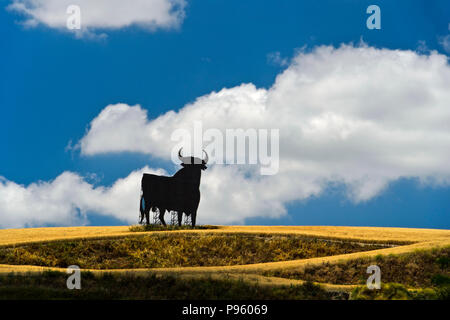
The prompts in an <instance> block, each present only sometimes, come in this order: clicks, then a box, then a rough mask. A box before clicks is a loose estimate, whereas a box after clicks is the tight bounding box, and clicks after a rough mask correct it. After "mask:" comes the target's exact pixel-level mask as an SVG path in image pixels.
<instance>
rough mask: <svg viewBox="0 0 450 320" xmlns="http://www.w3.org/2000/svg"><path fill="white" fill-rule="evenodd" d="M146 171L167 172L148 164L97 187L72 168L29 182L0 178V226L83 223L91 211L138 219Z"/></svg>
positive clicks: (128, 219) (120, 217)
mask: <svg viewBox="0 0 450 320" xmlns="http://www.w3.org/2000/svg"><path fill="white" fill-rule="evenodd" d="M143 172H148V173H155V174H165V171H164V170H161V169H151V168H148V167H145V168H142V169H139V170H136V171H133V172H131V173H130V174H129V175H128V176H127V177H125V178H122V179H118V180H117V181H116V182H115V183H114V184H113V185H112V186H110V187H104V186H99V187H94V186H93V185H92V184H90V183H88V182H87V181H86V179H85V178H83V177H81V176H80V175H78V174H76V173H73V172H63V173H62V174H60V175H59V176H58V177H57V178H56V179H54V180H53V181H48V182H44V181H40V182H37V183H32V184H30V185H28V186H23V185H19V184H17V183H15V182H12V181H9V180H7V179H5V178H0V227H1V228H13V227H14V228H17V227H39V226H44V225H57V226H71V225H82V224H86V223H87V222H88V213H92V212H97V213H100V214H103V215H108V216H112V217H115V218H117V219H120V220H123V221H126V222H128V223H136V221H137V218H138V212H139V196H140V195H139V189H140V181H141V178H142V173H143Z"/></svg>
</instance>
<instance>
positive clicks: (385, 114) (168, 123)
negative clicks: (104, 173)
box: [79, 45, 450, 213]
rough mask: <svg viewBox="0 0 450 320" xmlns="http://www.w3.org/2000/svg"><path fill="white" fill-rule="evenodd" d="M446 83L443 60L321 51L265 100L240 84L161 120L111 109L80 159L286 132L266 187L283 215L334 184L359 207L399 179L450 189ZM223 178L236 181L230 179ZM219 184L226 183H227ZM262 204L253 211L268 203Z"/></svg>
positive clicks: (449, 71)
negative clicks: (219, 136)
mask: <svg viewBox="0 0 450 320" xmlns="http://www.w3.org/2000/svg"><path fill="white" fill-rule="evenodd" d="M449 83H450V67H449V65H448V63H447V57H446V56H444V55H440V54H438V53H436V52H431V53H430V54H429V55H420V54H418V53H416V52H414V51H402V50H388V49H376V48H372V47H367V46H365V45H362V46H360V47H353V46H349V45H343V46H341V47H339V48H333V47H329V46H322V47H318V48H316V49H315V50H313V51H312V52H301V53H299V54H298V55H297V56H296V57H294V58H293V60H292V63H291V65H290V66H289V67H288V68H287V69H286V70H285V71H283V72H282V73H281V74H279V75H278V77H277V78H276V81H275V83H274V84H273V86H272V87H271V88H269V89H267V90H266V89H261V88H256V87H255V86H254V85H253V84H242V85H240V86H237V87H234V88H228V89H223V90H221V91H219V92H212V93H211V94H208V95H205V96H202V97H199V98H198V99H197V100H196V101H195V102H194V103H192V104H189V105H186V106H185V107H184V108H182V109H181V110H179V111H178V112H175V111H169V112H167V113H165V114H163V115H161V116H159V117H156V118H154V119H149V115H148V114H147V111H146V110H144V109H142V108H141V107H140V106H139V105H136V106H128V105H126V104H117V105H110V106H107V107H106V108H105V109H103V111H102V112H101V113H100V114H99V115H98V117H96V118H95V119H94V120H93V121H92V123H91V125H90V128H89V130H88V132H87V134H86V135H85V136H84V137H83V138H82V139H81V141H80V142H79V146H80V148H81V153H82V154H83V155H95V154H99V153H107V152H123V151H132V152H142V153H148V154H152V155H154V156H158V157H161V158H165V159H168V158H169V155H170V152H171V149H172V148H173V147H174V145H175V142H173V141H169V138H170V136H171V133H172V132H173V131H174V130H176V129H179V128H186V129H189V130H191V131H192V126H193V123H194V122H195V121H201V122H202V124H203V128H204V129H208V128H217V129H219V130H221V131H222V132H224V131H225V129H227V128H243V129H248V128H279V129H280V172H279V174H278V175H276V176H274V177H270V178H267V179H268V180H270V182H271V183H270V184H267V185H271V184H272V182H275V183H276V184H277V185H278V184H280V188H281V189H282V190H283V193H282V194H280V195H279V197H278V196H277V198H276V199H272V200H274V201H275V200H280V199H282V200H281V202H277V203H276V205H274V207H276V208H278V209H276V210H275V211H276V212H279V213H282V212H283V210H281V209H280V208H281V207H283V205H282V204H283V203H285V202H286V201H293V200H299V199H304V198H305V197H309V196H311V195H312V194H317V193H318V192H320V190H323V187H324V186H325V185H326V184H327V183H329V182H338V183H343V184H345V185H346V186H347V187H348V195H349V197H350V198H351V199H352V200H354V201H355V202H360V201H365V200H369V199H371V198H373V197H374V196H376V195H377V194H379V193H380V192H381V191H382V190H383V189H384V188H386V186H387V185H388V184H389V182H391V181H394V180H396V179H399V178H402V177H416V178H419V179H421V180H422V181H435V182H436V181H439V183H441V184H446V183H448V182H449V181H450V167H449V166H448V159H450V127H449V126H448V123H450V91H449V90H448V86H449ZM220 170H223V172H224V175H229V172H228V171H227V170H232V169H229V168H226V169H225V168H223V167H222V169H220ZM248 170H251V169H241V170H235V171H234V175H233V176H234V177H239V178H242V179H243V177H246V176H248ZM216 174H217V175H219V173H216ZM209 176H212V175H210V174H209V173H206V174H205V180H206V181H208V179H209V178H208V177H209ZM215 179H217V181H218V182H219V181H220V182H221V183H222V182H223V181H224V180H226V177H221V179H219V177H218V176H216V177H215ZM264 179H266V178H264ZM260 180H261V179H256V178H254V176H252V178H250V179H248V178H247V179H246V180H245V183H244V184H243V183H242V182H243V181H240V180H239V179H236V180H235V185H234V187H232V188H230V189H225V190H228V192H230V193H234V194H238V193H239V192H241V191H242V188H243V186H245V185H246V183H249V184H250V187H249V189H251V188H252V187H255V190H257V187H258V184H259V183H260ZM296 181H302V182H304V183H302V184H301V185H296ZM268 182H269V181H267V183H268ZM265 183H266V182H264V183H263V184H265ZM284 184H286V185H288V186H290V187H286V188H282V186H284ZM305 184H306V185H305ZM284 189H288V190H287V191H286V192H285V191H284ZM290 189H293V192H290V191H289V190H290ZM305 190H308V191H305ZM262 194H264V193H261V192H259V193H258V194H257V195H255V197H254V199H255V200H254V201H255V202H259V201H263V200H264V197H263V195H262ZM267 194H268V196H270V194H271V193H270V192H268V193H267ZM250 198H252V197H250ZM248 202H249V201H247V203H248ZM222 203H223V202H222ZM280 204H281V206H280ZM247 205H248V204H247ZM255 205H256V204H255ZM218 206H219V205H218ZM269 207H270V206H269ZM263 211H265V210H263ZM271 212H272V211H271Z"/></svg>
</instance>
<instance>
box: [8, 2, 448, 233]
mask: <svg viewBox="0 0 450 320" xmlns="http://www.w3.org/2000/svg"><path fill="white" fill-rule="evenodd" d="M75 2H76V1H75ZM10 3H11V1H6V0H2V1H0V5H1V10H0V30H1V31H0V32H1V40H0V75H1V76H0V108H1V117H0V148H1V150H2V152H1V154H2V156H1V157H0V176H3V177H4V178H5V179H7V180H8V181H13V182H14V183H16V184H18V185H23V186H28V185H29V184H30V183H33V182H37V181H51V180H53V179H55V178H56V177H57V176H58V175H60V174H61V173H62V172H64V171H70V172H76V173H77V174H79V175H80V176H82V177H87V178H86V179H87V181H89V182H90V183H92V184H93V185H94V186H110V185H112V184H113V183H114V182H115V181H116V180H117V179H119V178H123V177H126V176H127V175H128V174H129V173H130V172H132V171H133V170H136V169H138V168H142V167H144V166H149V167H151V168H164V169H166V170H167V171H168V172H169V173H173V172H174V167H173V165H172V163H170V162H169V161H168V160H167V159H161V158H160V157H157V156H153V155H148V154H142V153H137V152H123V153H114V152H112V153H107V154H99V155H95V156H84V155H81V154H80V151H79V150H78V149H75V150H71V149H70V148H67V146H73V145H76V143H77V142H78V141H79V140H80V139H82V138H83V136H84V135H85V134H86V132H87V130H88V125H89V123H90V122H91V121H92V120H93V119H94V118H95V117H97V116H98V115H99V113H100V112H101V111H102V110H103V109H104V108H105V107H106V106H107V105H110V104H115V103H126V104H128V105H135V104H139V105H140V106H141V107H142V109H144V110H147V111H148V117H149V119H154V118H156V117H158V116H160V115H162V114H164V113H165V112H167V111H168V110H179V109H181V108H183V107H184V106H185V105H186V104H188V103H192V102H194V101H195V99H196V98H198V97H200V96H203V95H206V94H209V93H211V92H213V91H220V90H221V89H222V88H232V87H236V86H239V85H241V84H242V83H253V84H254V85H255V86H256V87H257V88H265V89H269V88H270V87H271V86H272V85H273V83H274V81H275V79H276V77H277V75H279V74H280V73H281V72H283V70H284V69H285V68H286V65H283V64H279V63H278V64H277V63H276V62H274V61H272V60H271V59H270V58H268V57H269V56H270V55H271V54H273V53H277V52H278V53H279V55H280V57H282V58H284V59H287V60H289V59H291V58H292V57H294V56H295V55H296V54H297V52H298V50H299V49H300V48H304V50H306V52H308V50H313V48H315V47H317V46H321V45H327V46H328V45H331V46H334V47H338V46H339V45H340V44H341V43H346V44H349V43H353V44H358V43H359V42H360V41H361V39H363V41H364V42H365V43H366V44H367V45H369V46H371V47H375V48H386V49H400V50H413V51H421V52H424V51H425V52H427V51H428V50H436V51H437V52H438V53H440V54H442V55H448V54H449V53H448V52H446V51H445V46H444V45H443V44H442V41H443V40H442V39H443V38H444V37H446V36H447V35H448V34H449V23H450V3H449V2H448V1H412V0H409V1H376V2H373V1H359V0H352V1H350V0H348V1H250V0H249V1H199V0H193V1H189V0H188V1H187V5H186V7H185V8H184V12H185V17H184V19H183V20H182V21H181V23H180V25H179V26H178V27H175V28H170V29H168V30H167V29H164V28H162V29H159V28H157V29H155V30H151V31H149V30H147V29H145V28H141V27H138V26H132V27H127V28H118V29H117V30H102V31H101V32H105V33H106V34H107V38H106V39H90V38H87V37H81V38H80V37H76V36H74V35H73V34H71V33H70V32H67V31H64V30H60V29H58V28H52V27H49V26H46V25H45V24H42V23H41V24H39V25H37V26H36V27H26V26H23V25H22V24H21V23H20V22H21V21H24V19H25V18H24V16H23V15H21V14H20V13H18V12H16V11H11V10H6V7H7V6H8V5H9V4H10ZM371 4H377V5H378V6H379V7H380V8H381V27H382V28H381V30H368V29H367V28H366V19H367V17H368V16H369V15H368V14H366V13H365V11H366V8H367V7H368V6H369V5H371ZM94 32H97V31H96V30H95V31H94ZM423 45H425V46H426V49H425V50H423V49H420V48H421V47H423ZM447 85H448V87H450V83H447ZM362 107H363V106H362ZM449 107H450V106H449ZM91 174H95V175H96V178H95V179H92V180H89V178H88V177H89V176H90V175H91ZM204 174H205V175H207V174H208V171H206V172H205V173H204ZM136 193H137V194H138V193H139V190H136ZM449 195H450V187H449V186H448V185H442V186H438V187H436V186H430V185H425V186H423V185H420V183H419V182H418V181H417V179H415V178H414V177H405V178H401V179H397V180H395V181H391V182H390V183H389V186H388V188H387V189H384V190H383V191H382V192H380V193H379V194H377V195H376V196H374V197H373V198H371V199H370V200H368V201H365V202H362V203H355V202H352V201H350V200H349V199H347V198H346V197H345V191H344V188H343V187H342V186H337V187H329V188H327V189H326V191H323V192H322V193H320V195H318V196H311V197H309V198H307V199H298V200H295V199H294V200H292V201H290V200H287V201H285V205H286V209H287V213H286V214H284V215H281V216H280V217H277V218H270V217H268V216H267V215H266V216H252V217H248V218H245V219H244V220H243V221H242V223H245V224H265V225H269V224H273V225H275V224H276V225H297V224H299V225H304V224H306V225H361V226H364V225H370V226H396V227H427V228H449V227H450V197H449ZM67 196H68V197H70V194H68V195H67ZM8 214H10V213H9V212H6V211H4V212H3V213H0V219H2V217H4V216H5V215H8ZM29 214H30V215H32V214H33V212H30V213H29ZM86 214H87V220H85V221H84V223H87V224H90V225H118V224H124V223H128V222H127V221H124V220H121V219H118V218H117V217H114V216H110V215H107V214H96V212H95V211H89V212H87V213H86ZM201 214H202V213H201V212H200V213H199V216H201ZM136 216H137V213H136ZM36 224H39V223H35V224H33V225H36ZM41 224H42V225H62V224H64V223H62V222H61V221H59V220H55V222H52V221H43V222H41ZM74 224H77V222H74Z"/></svg>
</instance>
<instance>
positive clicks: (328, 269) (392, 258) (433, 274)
mask: <svg viewBox="0 0 450 320" xmlns="http://www.w3.org/2000/svg"><path fill="white" fill-rule="evenodd" d="M449 256H450V247H445V248H440V249H432V250H418V251H415V252H412V253H407V254H399V255H387V256H385V255H377V256H376V257H374V258H360V259H353V260H347V261H345V262H340V263H323V264H321V265H314V266H306V267H305V268H304V269H302V270H279V271H273V272H267V273H265V275H270V276H277V277H283V278H290V279H301V280H306V281H313V282H322V283H334V284H365V283H366V281H367V278H368V277H369V275H368V274H367V273H366V270H367V267H368V266H370V265H378V266H379V267H380V269H381V282H382V283H390V282H392V283H398V284H402V285H404V286H408V287H415V288H427V287H436V286H438V284H442V283H445V282H446V281H448V279H449V276H450V267H449V265H448V263H446V261H448V259H449Z"/></svg>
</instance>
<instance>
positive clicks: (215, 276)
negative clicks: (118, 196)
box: [0, 226, 450, 299]
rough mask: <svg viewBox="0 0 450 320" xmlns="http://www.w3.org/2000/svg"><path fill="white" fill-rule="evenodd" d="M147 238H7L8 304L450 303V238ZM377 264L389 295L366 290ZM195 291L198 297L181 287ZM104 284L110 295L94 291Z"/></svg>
mask: <svg viewBox="0 0 450 320" xmlns="http://www.w3.org/2000/svg"><path fill="white" fill-rule="evenodd" d="M139 230H140V229H139V228H136V227H134V228H130V227H127V226H123V227H70V228H35V229H6V230H0V282H1V283H3V284H4V285H3V287H1V288H0V297H7V296H8V294H9V296H10V297H18V298H20V297H25V296H27V295H29V294H30V292H31V291H33V290H38V291H39V290H41V291H42V290H43V293H42V294H43V295H42V294H41V295H38V296H45V297H47V296H48V295H49V297H65V296H67V295H69V296H70V297H72V298H76V297H79V298H95V297H97V298H102V297H103V298H105V297H106V298H107V297H109V298H114V297H116V298H117V297H122V298H158V297H159V298H161V299H165V298H176V299H179V298H183V297H184V296H183V294H182V293H181V291H183V290H184V292H190V296H191V297H197V298H205V299H209V298H220V297H223V298H230V299H239V298H244V297H245V298H248V297H247V294H245V293H244V292H258V293H255V294H254V295H253V297H254V298H260V299H264V298H268V299H269V298H270V299H274V298H275V299H276V298H278V299H287V298H291V299H298V298H302V299H335V298H342V299H346V298H352V297H353V298H362V299H366V298H367V299H378V298H402V299H403V298H424V299H438V298H446V297H448V286H449V284H448V279H450V278H449V277H450V269H449V262H448V261H449V255H450V230H434V229H406V228H374V227H322V226H293V227H291V226H269V227H268V226H218V227H214V228H208V227H204V228H200V229H195V230H186V229H181V230H170V231H147V232H136V231H139ZM72 264H75V265H79V266H80V267H81V268H82V270H83V271H84V273H83V281H84V283H85V285H86V286H85V287H84V289H85V290H84V291H83V290H81V291H83V293H76V292H72V293H68V292H67V291H68V290H67V289H65V285H62V284H65V282H64V281H63V280H64V279H66V278H67V275H66V274H65V271H66V269H65V268H66V267H67V266H69V265H72ZM371 264H377V265H379V266H380V267H381V270H382V279H381V280H382V283H383V289H382V290H375V291H367V290H365V289H364V288H365V287H364V284H365V281H366V279H367V277H368V275H367V274H366V273H365V272H366V268H367V267H368V266H369V265H371ZM49 277H50V278H51V277H54V278H55V279H59V280H58V281H53V282H52V281H50V280H48V278H49ZM130 277H131V278H130ZM45 279H47V280H48V281H47V280H45ZM124 279H126V280H127V281H130V283H133V285H130V288H135V289H133V290H131V289H130V290H131V291H130V290H128V289H127V290H124V289H123V288H122V286H121V285H120V283H122V281H124ZM133 279H141V280H133ZM142 279H147V280H145V281H144V280H142ZM149 281H150V282H152V284H153V288H157V287H159V286H161V288H167V286H165V285H164V283H166V282H167V281H169V282H171V283H176V285H175V284H174V287H176V288H178V289H179V290H181V291H180V292H179V293H177V291H176V290H175V291H174V290H172V289H171V290H169V291H167V290H168V289H166V291H167V292H164V290H163V291H161V290H160V291H158V294H156V295H155V293H152V292H153V291H151V292H147V291H148V290H147V291H146V290H144V291H142V290H138V289H137V288H139V286H142V283H144V282H149ZM94 282H97V287H95V285H94V284H93V283H94ZM30 283H31V284H33V283H34V285H31V286H30ZM52 283H54V284H53V285H51V284H52ZM56 283H60V284H61V286H60V287H58V286H56ZM140 283H141V285H140ZM187 283H188V284H189V286H190V287H191V288H197V289H192V290H194V291H195V290H197V291H195V292H193V291H192V290H188V291H186V290H185V289H181V288H184V287H185V286H186V285H187ZM312 283H315V284H316V285H314V284H312ZM100 284H101V285H100ZM55 286H56V287H55ZM99 286H100V287H103V288H104V292H107V293H108V294H106V295H105V294H98V292H97V293H95V292H96V291H95V290H97V289H95V288H98V287H99ZM225 287H229V288H232V289H229V290H231V291H229V292H231V293H229V294H226V293H224V288H225ZM88 288H91V289H92V290H93V291H92V290H90V291H89V289H88ZM106 288H108V289H106ZM119 288H122V289H121V290H119ZM178 289H177V290H178ZM8 290H9V291H8ZM27 290H28V291H27ZM105 290H106V291H105ZM94 291H95V292H94ZM143 292H147V293H143ZM202 292H203V293H202ZM44 293H45V294H44ZM138 293H139V294H138ZM384 293H386V295H385V294H384ZM230 294H231V296H230ZM185 298H187V297H185Z"/></svg>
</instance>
